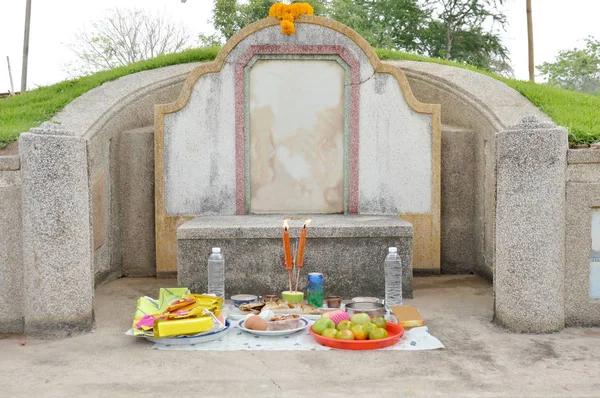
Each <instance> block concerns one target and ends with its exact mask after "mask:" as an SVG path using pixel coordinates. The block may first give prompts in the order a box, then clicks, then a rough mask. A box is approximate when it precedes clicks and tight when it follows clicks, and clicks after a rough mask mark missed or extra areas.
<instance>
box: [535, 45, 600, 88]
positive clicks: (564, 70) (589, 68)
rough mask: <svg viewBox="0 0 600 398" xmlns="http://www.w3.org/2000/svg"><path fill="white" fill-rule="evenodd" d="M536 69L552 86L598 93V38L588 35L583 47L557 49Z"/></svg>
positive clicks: (599, 69)
mask: <svg viewBox="0 0 600 398" xmlns="http://www.w3.org/2000/svg"><path fill="white" fill-rule="evenodd" d="M537 69H538V70H539V71H540V72H541V73H542V76H544V77H545V78H546V79H547V80H548V83H549V84H551V85H553V86H556V87H561V88H565V89H567V90H575V91H582V92H586V93H591V94H595V95H600V40H596V39H594V38H593V37H588V38H586V39H585V48H583V49H578V48H574V49H572V50H563V51H559V53H558V56H557V57H556V61H554V62H544V63H543V64H542V65H539V66H537Z"/></svg>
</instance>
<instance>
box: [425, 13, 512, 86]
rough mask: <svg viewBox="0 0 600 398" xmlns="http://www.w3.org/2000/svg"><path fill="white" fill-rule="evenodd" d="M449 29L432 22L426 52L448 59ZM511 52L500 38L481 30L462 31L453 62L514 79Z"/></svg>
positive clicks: (456, 39) (455, 40) (455, 39)
mask: <svg viewBox="0 0 600 398" xmlns="http://www.w3.org/2000/svg"><path fill="white" fill-rule="evenodd" d="M446 39H447V29H446V26H445V25H444V23H443V22H442V21H439V20H433V21H431V22H430V24H429V27H428V29H427V31H426V32H425V33H424V37H423V42H424V44H423V50H424V51H423V52H425V53H426V54H428V55H429V56H430V57H436V58H446V59H448V53H447V41H446ZM508 54H509V53H508V49H507V48H506V47H505V46H504V45H503V44H502V41H501V39H500V37H499V35H497V34H494V33H492V32H486V31H485V30H484V29H483V28H481V27H477V28H472V29H470V30H462V29H461V30H458V31H456V32H454V33H453V39H452V51H451V58H450V59H452V60H454V61H458V62H462V63H466V64H469V65H473V66H476V67H478V68H480V69H485V70H489V71H493V72H497V73H500V74H505V75H511V74H512V68H511V66H510V64H509V61H510V58H509V55H508Z"/></svg>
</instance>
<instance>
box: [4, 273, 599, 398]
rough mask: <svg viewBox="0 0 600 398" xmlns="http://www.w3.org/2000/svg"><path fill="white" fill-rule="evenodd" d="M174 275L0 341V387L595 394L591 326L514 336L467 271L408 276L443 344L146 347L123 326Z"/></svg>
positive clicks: (58, 393) (107, 391)
mask: <svg viewBox="0 0 600 398" xmlns="http://www.w3.org/2000/svg"><path fill="white" fill-rule="evenodd" d="M174 285H175V283H174V281H169V280H156V279H152V278H139V279H130V278H124V279H120V280H118V281H115V282H112V283H109V284H107V285H104V286H102V287H100V288H99V289H98V290H97V294H96V302H95V312H96V321H97V325H96V326H97V327H96V330H95V331H94V333H91V334H88V335H84V336H78V337H73V338H68V339H64V340H56V341H42V340H27V344H26V345H24V346H21V345H20V342H21V341H22V340H23V337H19V336H9V337H6V336H5V337H4V338H1V339H0V396H1V397H42V396H43V397H81V396H94V397H115V396H142V394H143V395H144V396H149V397H153V396H161V397H188V396H189V397H211V396H226V397H238V396H239V397H348V398H349V397H355V396H358V395H360V396H361V397H367V396H368V397H383V396H404V397H413V396H414V397H437V396H442V397H448V396H463V397H600V329H566V330H564V331H563V332H561V333H557V334H552V335H517V334H511V333H508V332H506V331H504V330H502V329H500V328H498V327H496V326H495V325H494V324H493V323H492V322H491V317H492V305H493V296H492V287H491V286H490V285H489V284H488V283H487V282H485V281H483V280H482V279H479V278H478V277H475V276H443V277H423V278H416V279H415V299H414V300H407V304H408V303H410V304H413V305H415V306H417V308H418V309H419V310H420V312H421V313H422V315H423V317H424V318H425V319H426V321H427V325H428V326H429V328H430V331H431V332H432V334H433V335H435V336H436V337H437V338H439V339H440V340H441V341H442V342H443V343H444V344H445V345H446V347H447V348H446V349H444V350H436V351H418V352H406V351H386V352H376V351H373V352H346V351H316V352H311V351H307V352H304V351H302V352H298V351H281V352H266V351H265V352H256V351H255V352H218V351H211V352H202V351H158V350H151V349H150V346H151V343H149V342H147V341H145V340H143V339H136V338H133V337H128V336H125V335H124V334H123V333H124V332H125V330H127V329H128V328H129V327H130V325H131V317H132V315H133V312H134V309H135V300H136V299H137V298H138V297H140V296H143V295H150V296H153V297H157V295H158V288H159V287H161V286H163V287H170V286H174Z"/></svg>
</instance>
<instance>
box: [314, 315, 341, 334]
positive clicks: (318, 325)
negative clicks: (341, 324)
mask: <svg viewBox="0 0 600 398" xmlns="http://www.w3.org/2000/svg"><path fill="white" fill-rule="evenodd" d="M312 328H313V332H315V333H316V334H321V335H322V334H323V331H324V330H325V329H335V323H334V322H333V321H332V320H331V319H329V318H319V319H317V321H316V322H315V324H314V325H313V327H312Z"/></svg>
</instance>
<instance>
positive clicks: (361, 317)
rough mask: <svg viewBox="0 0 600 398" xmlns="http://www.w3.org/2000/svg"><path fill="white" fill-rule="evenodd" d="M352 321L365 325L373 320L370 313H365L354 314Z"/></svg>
mask: <svg viewBox="0 0 600 398" xmlns="http://www.w3.org/2000/svg"><path fill="white" fill-rule="evenodd" d="M350 321H352V323H353V324H355V325H364V324H365V323H369V322H371V317H370V316H369V314H365V313H360V314H354V315H352V317H351V318H350Z"/></svg>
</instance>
